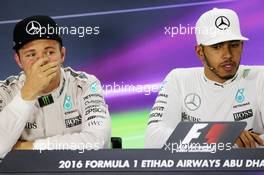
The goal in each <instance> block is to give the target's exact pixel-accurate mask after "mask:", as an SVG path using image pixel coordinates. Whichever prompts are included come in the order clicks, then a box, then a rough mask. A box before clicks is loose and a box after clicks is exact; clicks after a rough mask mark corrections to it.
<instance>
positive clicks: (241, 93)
mask: <svg viewBox="0 0 264 175" xmlns="http://www.w3.org/2000/svg"><path fill="white" fill-rule="evenodd" d="M235 99H236V101H237V102H238V103H242V102H243V101H244V100H245V96H244V88H243V89H238V90H237V93H236V98H235Z"/></svg>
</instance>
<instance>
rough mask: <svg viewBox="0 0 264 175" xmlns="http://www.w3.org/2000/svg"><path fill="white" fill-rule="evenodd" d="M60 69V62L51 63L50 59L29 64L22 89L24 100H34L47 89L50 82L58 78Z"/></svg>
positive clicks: (42, 59) (45, 58)
mask: <svg viewBox="0 0 264 175" xmlns="http://www.w3.org/2000/svg"><path fill="white" fill-rule="evenodd" d="M59 68H60V60H59V61H55V62H49V58H48V57H44V58H41V59H38V60H37V61H36V62H35V63H34V64H31V65H30V64H29V65H28V67H26V68H25V69H24V71H25V74H26V81H25V84H24V86H23V87H22V89H21V96H22V98H23V99H24V100H34V99H36V98H37V96H39V95H41V92H42V91H43V90H44V89H45V88H47V87H48V86H49V84H50V82H51V81H52V80H53V79H54V78H55V77H56V76H57V73H58V69H59Z"/></svg>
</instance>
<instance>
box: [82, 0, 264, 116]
mask: <svg viewBox="0 0 264 175" xmlns="http://www.w3.org/2000/svg"><path fill="white" fill-rule="evenodd" d="M213 7H218V8H230V9H233V10H235V11H236V12H237V13H238V15H239V18H240V23H241V30H242V33H243V35H245V36H246V37H248V38H249V39H250V40H249V41H247V42H246V43H245V47H244V53H243V56H242V57H243V58H242V64H248V65H262V64H263V63H264V60H263V58H264V53H263V49H262V48H263V46H262V45H263V44H262V42H263V41H264V35H263V34H262V31H264V20H263V17H264V11H263V6H262V2H261V1H260V0H254V1H249V0H248V1H246V0H242V1H235V2H229V3H221V4H217V5H216V4H214V5H204V6H199V8H192V10H190V9H188V11H189V10H190V13H188V14H186V12H185V11H186V9H185V8H181V9H180V10H182V11H183V14H184V15H181V16H179V15H175V17H173V18H174V19H175V20H173V21H157V23H159V24H160V28H159V29H158V30H157V28H155V29H152V28H150V29H149V32H148V35H144V36H142V37H141V39H139V40H134V41H129V43H127V44H126V45H124V46H123V47H122V48H116V49H115V50H114V51H113V52H112V53H111V54H108V55H104V56H102V57H100V58H97V59H96V60H98V61H96V62H94V63H93V64H91V65H84V66H82V67H81V68H80V70H83V71H86V72H89V73H92V74H94V75H96V76H97V77H98V78H99V79H100V80H101V81H102V83H103V84H111V83H112V82H124V83H128V84H146V83H149V82H156V83H159V82H161V81H162V80H163V79H164V78H165V76H166V74H168V72H169V71H171V70H172V69H173V68H176V67H197V66H201V65H202V64H201V63H200V61H199V60H198V59H197V57H196V55H195V52H194V45H195V44H196V40H195V36H194V34H190V35H184V36H181V35H178V36H176V37H173V38H172V37H170V36H168V35H165V34H164V32H165V30H164V27H165V26H179V24H180V23H181V24H182V25H190V26H194V24H195V22H196V20H197V19H198V18H199V16H200V15H201V14H202V13H203V12H205V11H207V10H210V9H212V8H213ZM186 8H187V7H186ZM178 10H179V9H178ZM159 13H162V12H159ZM142 15H144V13H142ZM150 20H155V19H150ZM144 27H147V26H144ZM123 95H124V94H123ZM123 95H119V96H118V97H117V98H110V99H109V105H110V106H111V107H109V108H110V109H111V108H112V110H113V111H118V110H129V109H130V108H133V109H135V108H136V107H139V108H143V107H148V108H149V107H150V106H151V105H152V104H153V103H154V100H155V95H154V94H152V95H151V98H150V97H146V96H144V95H142V94H141V95H139V94H135V95H129V96H126V95H125V96H123ZM124 97H125V101H130V103H127V104H126V103H122V100H123V99H120V98H124ZM120 104H122V105H120Z"/></svg>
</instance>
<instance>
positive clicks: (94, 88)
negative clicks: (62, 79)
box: [90, 83, 97, 92]
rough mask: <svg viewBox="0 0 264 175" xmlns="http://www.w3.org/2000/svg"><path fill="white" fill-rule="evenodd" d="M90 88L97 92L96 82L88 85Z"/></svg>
mask: <svg viewBox="0 0 264 175" xmlns="http://www.w3.org/2000/svg"><path fill="white" fill-rule="evenodd" d="M90 90H91V91H92V92H97V84H96V83H93V84H91V86H90Z"/></svg>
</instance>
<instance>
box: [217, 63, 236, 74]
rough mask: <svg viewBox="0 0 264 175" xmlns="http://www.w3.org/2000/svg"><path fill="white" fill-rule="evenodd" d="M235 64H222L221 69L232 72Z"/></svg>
mask: <svg viewBox="0 0 264 175" xmlns="http://www.w3.org/2000/svg"><path fill="white" fill-rule="evenodd" d="M235 65H236V64H235V63H234V62H225V63H222V64H221V67H222V68H223V69H224V70H225V71H228V72H229V71H232V70H233V69H234V67H235Z"/></svg>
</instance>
